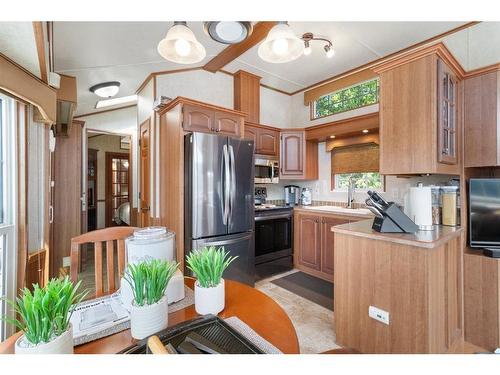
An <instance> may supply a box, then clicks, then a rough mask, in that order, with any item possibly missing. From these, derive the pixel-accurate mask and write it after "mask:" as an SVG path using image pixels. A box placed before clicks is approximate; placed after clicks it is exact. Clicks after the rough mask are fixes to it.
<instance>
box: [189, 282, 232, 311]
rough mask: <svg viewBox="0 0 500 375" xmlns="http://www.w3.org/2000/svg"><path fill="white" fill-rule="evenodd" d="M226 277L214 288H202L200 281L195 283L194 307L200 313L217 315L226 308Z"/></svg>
mask: <svg viewBox="0 0 500 375" xmlns="http://www.w3.org/2000/svg"><path fill="white" fill-rule="evenodd" d="M224 299H225V293H224V279H221V282H220V283H219V285H217V286H215V287H213V288H202V287H201V286H200V285H199V284H198V281H196V282H195V284H194V308H195V310H196V312H197V313H198V314H200V315H206V314H214V315H217V314H218V313H220V312H221V311H222V310H224Z"/></svg>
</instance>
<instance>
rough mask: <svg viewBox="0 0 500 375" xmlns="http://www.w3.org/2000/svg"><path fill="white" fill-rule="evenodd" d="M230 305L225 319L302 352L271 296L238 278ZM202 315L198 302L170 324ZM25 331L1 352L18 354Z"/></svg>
mask: <svg viewBox="0 0 500 375" xmlns="http://www.w3.org/2000/svg"><path fill="white" fill-rule="evenodd" d="M185 284H186V285H187V286H188V287H189V288H191V289H193V288H194V279H192V278H189V277H186V278H185ZM225 293H226V304H225V309H224V311H222V312H221V313H220V314H219V317H221V318H229V317H231V316H237V317H238V318H239V319H240V320H242V321H243V322H245V323H246V324H248V325H249V326H250V327H251V328H252V329H253V330H254V331H255V332H257V333H258V334H259V335H260V336H262V337H263V338H264V339H266V340H267V341H269V342H270V343H271V344H273V345H274V346H276V347H277V348H278V349H279V350H281V351H282V352H283V353H290V354H294V353H299V342H298V340H297V334H296V332H295V328H294V327H293V324H292V322H291V321H290V318H289V317H288V315H287V314H286V313H285V311H284V310H283V309H282V308H281V307H280V306H279V305H278V304H277V303H276V302H275V301H274V300H273V299H272V298H270V297H269V296H267V295H265V294H264V293H262V292H260V291H258V290H257V289H255V288H252V287H249V286H248V285H245V284H242V283H239V282H237V281H232V280H226V281H225ZM197 316H199V315H198V314H197V313H196V311H195V309H194V305H191V306H188V307H186V308H184V309H181V310H178V311H175V312H173V313H170V314H169V315H168V325H169V326H173V325H175V324H178V323H181V322H183V321H186V320H190V319H193V318H195V317H197ZM20 335H21V333H19V332H18V333H16V334H14V335H12V336H11V337H9V338H8V339H7V340H5V341H4V342H2V343H0V353H2V354H7V353H14V343H15V341H16V339H17V338H18V337H19V336H20ZM135 343H136V340H135V339H133V338H132V336H131V335H130V329H127V330H125V331H122V332H118V333H115V334H113V335H111V336H107V337H103V338H101V339H98V340H95V341H91V342H88V343H86V344H83V345H79V346H76V347H75V354H113V353H118V352H119V351H121V350H123V349H125V348H128V347H129V346H131V345H134V344H135Z"/></svg>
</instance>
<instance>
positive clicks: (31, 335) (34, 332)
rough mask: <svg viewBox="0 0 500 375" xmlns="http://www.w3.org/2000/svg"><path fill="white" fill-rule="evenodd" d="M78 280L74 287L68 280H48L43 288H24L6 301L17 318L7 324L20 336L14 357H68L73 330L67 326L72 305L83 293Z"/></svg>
mask: <svg viewBox="0 0 500 375" xmlns="http://www.w3.org/2000/svg"><path fill="white" fill-rule="evenodd" d="M80 285H81V281H79V282H78V283H77V284H76V285H74V284H73V283H72V282H71V281H70V280H69V278H68V277H65V278H64V279H52V280H50V281H49V282H48V283H47V285H46V286H45V287H43V288H40V287H39V286H38V284H34V285H33V292H31V291H30V290H29V289H28V288H24V289H23V290H22V292H21V295H20V296H19V297H17V298H16V300H15V302H14V301H7V303H8V304H9V305H10V306H12V308H13V310H14V312H15V313H16V314H17V316H18V318H17V319H7V318H4V319H5V320H6V321H7V322H9V323H11V324H14V325H15V326H16V327H17V328H19V329H20V330H21V331H22V332H23V335H22V336H21V337H19V338H18V339H17V341H16V344H15V349H14V350H15V353H16V354H72V353H73V330H72V327H71V323H70V318H71V315H72V314H73V311H74V308H75V305H76V304H78V303H80V302H81V301H82V300H83V298H85V296H86V295H87V292H83V293H79V289H80Z"/></svg>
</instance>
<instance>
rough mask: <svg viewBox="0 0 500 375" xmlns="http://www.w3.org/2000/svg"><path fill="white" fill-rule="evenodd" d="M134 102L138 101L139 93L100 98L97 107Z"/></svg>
mask: <svg viewBox="0 0 500 375" xmlns="http://www.w3.org/2000/svg"><path fill="white" fill-rule="evenodd" d="M133 102H137V95H129V96H122V97H121V98H113V99H106V100H99V101H98V102H97V103H96V105H95V107H96V109H97V108H104V107H111V106H112V105H118V104H128V103H133Z"/></svg>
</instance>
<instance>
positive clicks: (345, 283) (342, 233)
mask: <svg viewBox="0 0 500 375" xmlns="http://www.w3.org/2000/svg"><path fill="white" fill-rule="evenodd" d="M371 225H372V220H362V221H356V222H350V223H346V224H342V225H338V226H333V227H332V228H331V231H332V232H334V233H335V236H334V242H335V244H334V247H335V255H334V267H335V274H334V296H335V298H334V311H335V323H334V324H335V333H336V338H337V343H338V344H339V345H342V346H345V347H350V348H353V349H356V350H358V351H360V352H362V353H446V352H449V351H451V350H452V348H453V347H454V345H456V343H457V342H458V341H460V340H463V300H462V295H463V294H462V272H463V262H462V252H461V248H462V247H461V243H462V233H463V230H462V229H461V228H459V227H457V228H453V227H438V229H436V230H434V231H428V232H424V231H419V232H417V233H416V234H397V233H396V234H395V233H379V232H375V231H373V230H372V229H371ZM370 306H372V310H374V314H375V315H379V316H378V318H377V317H375V318H372V317H370V316H369V308H370ZM373 308H375V309H373ZM377 309H378V310H377ZM376 318H377V319H378V320H376Z"/></svg>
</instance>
